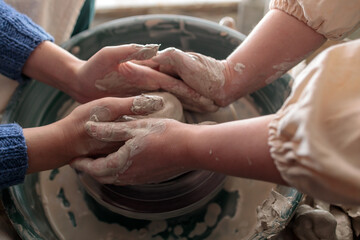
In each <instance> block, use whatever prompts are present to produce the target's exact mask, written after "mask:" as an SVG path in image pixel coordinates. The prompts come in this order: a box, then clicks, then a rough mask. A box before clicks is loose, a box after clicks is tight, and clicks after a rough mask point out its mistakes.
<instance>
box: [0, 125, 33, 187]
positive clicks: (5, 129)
mask: <svg viewBox="0 0 360 240" xmlns="http://www.w3.org/2000/svg"><path fill="white" fill-rule="evenodd" d="M27 168H28V156H27V148H26V144H25V138H24V135H23V131H22V128H21V127H20V126H19V125H18V124H3V125H0V189H1V188H5V187H9V186H12V185H15V184H18V183H22V182H23V181H24V178H25V174H26V170H27Z"/></svg>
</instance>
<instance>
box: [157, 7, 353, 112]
mask: <svg viewBox="0 0 360 240" xmlns="http://www.w3.org/2000/svg"><path fill="white" fill-rule="evenodd" d="M270 8H271V10H270V11H269V12H268V13H267V14H266V15H265V17H264V18H263V19H262V20H261V21H260V22H259V23H258V25H257V26H256V27H255V28H254V29H253V31H252V32H251V33H250V34H249V36H248V37H247V39H246V40H245V41H244V42H243V43H242V44H241V45H240V46H239V47H238V48H237V49H236V50H235V51H234V52H233V53H232V54H231V55H230V56H229V57H228V58H227V59H226V60H216V59H213V58H211V57H207V56H204V55H201V54H199V53H184V52H182V51H180V50H175V49H166V50H164V51H162V52H161V53H160V54H159V56H157V57H155V58H153V59H152V60H153V62H155V63H157V64H158V65H159V66H156V65H155V66H156V67H157V68H159V69H160V71H163V72H167V73H168V74H171V75H177V76H179V77H180V78H181V79H182V80H184V82H186V83H187V84H188V85H189V86H191V87H192V88H194V89H196V90H197V91H198V92H199V93H201V94H202V95H204V96H206V97H209V98H211V99H213V100H214V101H215V102H216V104H218V105H220V106H225V105H227V104H229V103H231V102H232V101H234V100H236V99H238V98H239V97H242V96H244V95H246V94H248V93H251V92H253V91H255V90H257V89H259V88H261V87H263V86H266V85H267V84H269V83H271V82H272V81H274V80H275V79H277V78H278V77H280V76H281V75H282V74H284V73H285V72H286V71H288V70H289V69H290V68H291V67H293V66H294V65H296V64H297V63H298V62H300V61H301V60H302V59H304V58H305V57H306V56H308V55H309V54H310V53H312V52H313V51H314V50H316V49H317V48H318V47H320V46H321V45H322V44H323V43H324V41H325V40H326V39H327V38H328V39H339V38H343V37H345V36H347V35H348V34H349V33H351V32H352V31H354V30H355V29H356V28H357V27H358V26H359V24H360V20H359V19H360V4H359V1H357V0H351V1H348V2H346V3H344V2H342V1H337V0H326V1H312V0H298V1H296V0H274V1H272V2H271V4H270ZM153 67H154V65H153Z"/></svg>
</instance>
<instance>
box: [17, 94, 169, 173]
mask: <svg viewBox="0 0 360 240" xmlns="http://www.w3.org/2000/svg"><path fill="white" fill-rule="evenodd" d="M163 104H164V103H163V99H162V98H161V97H158V96H149V95H142V96H138V97H132V98H103V99H99V100H95V101H92V102H89V103H87V104H84V105H81V106H79V107H77V108H76V109H75V110H74V111H73V112H71V113H70V114H69V115H68V116H67V117H65V118H64V119H62V120H60V121H58V122H55V123H53V124H50V125H47V126H43V127H37V128H29V129H24V136H25V139H26V144H27V148H28V157H29V169H28V173H30V172H37V171H41V170H46V169H52V168H57V167H60V166H62V165H65V164H68V163H69V162H70V161H72V160H73V159H75V158H79V157H90V156H102V155H104V154H105V155H106V154H109V153H110V152H113V151H115V150H116V149H118V148H119V147H120V146H121V145H122V144H123V143H122V142H116V143H113V142H104V141H99V140H97V139H95V138H92V137H90V136H89V135H88V134H87V132H86V131H87V130H86V127H85V123H86V122H87V121H108V122H113V121H116V120H118V119H120V118H121V117H122V116H123V115H134V114H143V115H146V114H149V113H152V112H155V111H157V110H159V109H161V108H162V107H163ZM114 124H115V123H114Z"/></svg>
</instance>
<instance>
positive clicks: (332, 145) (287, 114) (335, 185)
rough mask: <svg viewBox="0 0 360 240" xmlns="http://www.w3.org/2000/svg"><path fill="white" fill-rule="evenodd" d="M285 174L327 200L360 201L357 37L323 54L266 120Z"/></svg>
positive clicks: (359, 47) (276, 158) (359, 43)
mask: <svg viewBox="0 0 360 240" xmlns="http://www.w3.org/2000/svg"><path fill="white" fill-rule="evenodd" d="M269 146H270V152H271V155H272V157H273V159H274V161H275V164H276V166H277V168H278V170H279V171H280V173H281V175H282V177H283V179H284V180H285V181H287V182H288V183H289V184H290V185H292V186H294V187H296V188H297V189H299V190H300V191H302V192H304V193H306V194H309V195H311V196H313V197H315V198H318V199H321V200H324V201H328V202H331V203H335V204H336V203H343V204H357V205H360V40H356V41H350V42H348V43H344V44H341V45H337V46H335V47H332V48H329V49H328V50H326V51H324V52H323V53H321V54H320V55H319V56H318V57H317V58H315V59H314V60H313V61H312V62H311V63H310V64H309V65H308V66H307V68H306V69H304V70H303V72H302V73H301V74H300V75H299V76H298V77H297V79H296V80H295V82H294V86H293V91H292V93H291V95H290V96H289V98H288V99H287V100H286V102H285V103H284V105H283V106H282V108H281V109H280V110H279V111H278V112H277V113H276V115H275V118H274V120H273V121H272V122H271V123H270V125H269Z"/></svg>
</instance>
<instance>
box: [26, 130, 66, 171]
mask: <svg viewBox="0 0 360 240" xmlns="http://www.w3.org/2000/svg"><path fill="white" fill-rule="evenodd" d="M24 137H25V141H26V146H27V153H28V161H29V168H28V171H27V172H28V173H32V172H39V171H44V170H48V169H53V168H57V167H60V166H62V165H64V164H66V163H67V162H66V160H67V159H68V158H67V154H68V151H67V149H66V148H65V147H66V146H65V145H64V143H65V140H64V135H63V134H62V133H61V129H60V128H59V127H58V126H57V124H50V125H47V126H42V127H35V128H27V129H24Z"/></svg>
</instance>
